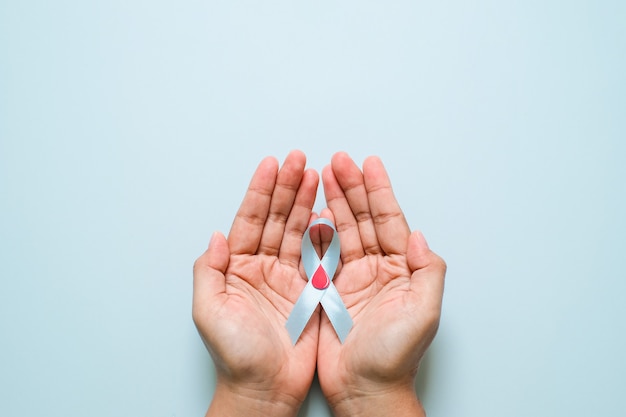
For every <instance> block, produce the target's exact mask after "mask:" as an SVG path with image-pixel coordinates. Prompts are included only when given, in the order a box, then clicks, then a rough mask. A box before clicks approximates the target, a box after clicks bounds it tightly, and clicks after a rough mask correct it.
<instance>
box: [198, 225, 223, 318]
mask: <svg viewBox="0 0 626 417" xmlns="http://www.w3.org/2000/svg"><path fill="white" fill-rule="evenodd" d="M229 260H230V251H229V249H228V242H227V241H226V238H225V237H224V235H223V234H221V233H219V232H215V233H214V234H213V236H212V237H211V242H210V243H209V247H208V249H207V250H206V251H205V252H204V253H203V254H202V255H201V256H200V257H199V258H198V259H197V260H196V262H195V263H194V265H193V301H192V306H193V307H192V315H193V319H194V322H195V323H196V325H197V326H198V327H200V326H202V325H204V323H206V322H207V318H209V317H211V315H210V313H209V311H210V309H211V308H215V307H216V306H218V305H219V303H217V302H215V301H216V300H218V299H219V297H220V296H225V295H226V278H225V276H224V273H225V272H226V268H227V267H228V262H229Z"/></svg>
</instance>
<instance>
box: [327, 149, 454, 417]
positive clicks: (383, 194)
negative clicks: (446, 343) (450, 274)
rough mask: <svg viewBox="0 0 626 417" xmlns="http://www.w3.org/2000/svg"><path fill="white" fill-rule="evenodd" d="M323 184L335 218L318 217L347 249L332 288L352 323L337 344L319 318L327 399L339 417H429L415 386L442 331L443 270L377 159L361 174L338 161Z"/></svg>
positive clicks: (347, 161)
mask: <svg viewBox="0 0 626 417" xmlns="http://www.w3.org/2000/svg"><path fill="white" fill-rule="evenodd" d="M322 181H323V185H324V193H325V196H326V201H327V205H328V208H329V210H325V211H323V212H322V213H321V215H322V216H324V217H328V218H330V219H331V220H333V221H334V223H335V225H336V228H337V230H338V233H339V237H340V240H341V266H340V268H339V269H338V272H337V274H336V276H335V279H334V281H333V282H334V284H335V286H336V287H337V290H338V291H339V293H340V294H341V296H342V299H343V301H344V303H345V304H346V306H347V308H348V311H349V312H350V315H351V316H352V319H353V322H354V325H353V328H352V330H351V331H350V333H349V335H348V337H347V338H346V340H345V343H344V344H341V343H340V342H339V340H338V338H337V336H336V335H335V334H334V330H333V328H332V326H331V325H330V322H329V320H328V318H327V317H326V315H325V313H323V312H322V318H321V322H320V335H319V347H318V357H317V372H318V376H319V382H320V386H321V388H322V391H323V393H324V395H325V397H326V399H327V401H328V403H329V405H330V407H331V409H332V411H333V413H334V415H335V416H336V417H342V416H351V417H354V416H381V415H393V416H422V415H425V414H424V410H423V408H422V406H421V403H420V401H419V399H418V398H417V396H416V394H415V389H414V381H415V376H416V373H417V370H418V367H419V363H420V360H421V358H422V357H423V355H424V353H425V351H426V349H427V348H428V346H429V345H430V343H431V341H432V340H433V338H434V336H435V334H436V332H437V328H438V325H439V318H440V312H441V303H442V296H443V289H444V277H445V272H446V264H445V262H444V261H443V259H442V258H441V257H439V256H438V255H436V254H435V253H434V252H432V251H431V250H430V249H429V247H428V244H427V243H426V240H425V239H424V236H423V235H422V234H421V232H419V231H414V232H411V230H410V229H409V226H408V224H407V221H406V219H405V216H404V214H403V213H402V210H401V209H400V206H399V205H398V202H397V200H396V198H395V196H394V194H393V190H392V188H391V183H390V181H389V177H388V175H387V173H386V171H385V168H384V166H383V164H382V162H381V160H380V159H379V158H378V157H369V158H367V159H366V160H365V161H364V163H363V170H362V171H361V170H360V169H359V168H358V166H357V165H356V164H355V163H354V161H352V159H351V158H350V157H349V156H348V155H347V154H346V153H343V152H340V153H337V154H335V155H333V158H332V161H331V164H330V165H329V166H327V167H325V168H324V170H323V172H322ZM327 239H328V238H326V240H327Z"/></svg>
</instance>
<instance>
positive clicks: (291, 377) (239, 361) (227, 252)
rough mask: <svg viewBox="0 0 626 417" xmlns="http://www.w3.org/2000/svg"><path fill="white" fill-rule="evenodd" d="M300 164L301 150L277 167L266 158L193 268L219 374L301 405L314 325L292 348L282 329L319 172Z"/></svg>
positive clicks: (201, 324) (201, 322) (298, 280)
mask: <svg viewBox="0 0 626 417" xmlns="http://www.w3.org/2000/svg"><path fill="white" fill-rule="evenodd" d="M304 163H305V159H304V155H303V154H301V153H299V152H293V153H291V154H290V155H289V156H288V157H287V159H286V160H285V164H284V165H283V167H282V168H281V170H280V171H278V167H277V163H276V161H274V160H273V159H271V158H269V159H266V160H264V161H263V162H262V163H261V164H260V165H259V168H258V169H257V171H256V172H255V174H254V176H253V178H252V181H251V183H250V187H249V189H248V192H247V193H246V196H245V198H244V201H243V203H242V205H241V208H240V209H239V212H238V213H237V216H236V217H235V220H234V222H233V225H232V228H231V231H230V233H229V236H228V239H226V238H225V237H224V236H223V235H221V234H219V233H216V234H215V235H214V236H213V238H212V240H211V244H210V245H209V249H208V250H207V252H205V254H204V255H202V257H200V258H199V259H198V261H197V262H196V268H195V269H194V278H195V279H194V320H195V322H196V326H197V327H198V329H199V332H200V334H201V335H202V337H203V340H204V341H205V344H206V345H207V348H208V350H209V351H210V353H211V356H212V357H213V360H214V362H215V364H216V368H217V371H218V376H219V377H220V378H223V379H226V380H228V381H231V382H236V383H238V384H239V385H241V384H244V385H247V386H249V387H252V388H253V389H255V390H260V391H275V392H280V393H282V394H284V395H285V396H288V397H290V398H295V399H296V400H298V401H300V402H301V401H303V400H304V398H305V397H306V393H307V391H308V387H309V385H310V383H311V380H312V378H313V374H314V371H315V356H316V351H317V342H318V326H319V325H318V322H317V323H315V322H314V323H311V325H309V326H308V327H307V328H306V329H305V331H304V332H303V334H302V337H301V340H300V342H299V343H297V344H296V345H295V346H293V345H292V343H291V341H290V339H289V337H288V335H287V332H286V331H285V327H284V326H285V321H286V319H287V316H288V315H289V312H290V311H291V309H292V307H293V304H294V303H295V301H296V299H297V297H298V295H299V294H300V292H301V290H302V288H303V287H304V285H305V284H306V280H305V279H304V278H303V276H302V275H301V273H300V265H299V264H300V244H301V240H302V235H303V233H304V231H305V230H306V227H307V226H308V223H309V219H310V217H311V208H312V206H313V202H314V199H315V191H316V189H317V182H318V177H317V174H316V173H314V172H313V171H304ZM277 171H278V172H277ZM314 320H315V319H314ZM318 320H319V319H318Z"/></svg>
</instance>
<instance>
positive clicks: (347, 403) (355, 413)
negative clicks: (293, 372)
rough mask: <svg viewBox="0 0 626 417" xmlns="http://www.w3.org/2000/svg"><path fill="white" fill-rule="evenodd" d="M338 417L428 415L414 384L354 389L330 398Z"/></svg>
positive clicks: (423, 416)
mask: <svg viewBox="0 0 626 417" xmlns="http://www.w3.org/2000/svg"><path fill="white" fill-rule="evenodd" d="M328 403H329V405H330V407H331V409H332V411H333V415H334V416H335V417H370V416H372V417H379V416H394V417H425V416H426V413H425V411H424V408H423V407H422V404H421V402H420V401H419V399H418V398H417V394H416V393H415V390H414V388H413V386H412V385H402V386H387V387H376V388H373V387H370V388H365V389H363V388H359V389H350V390H346V391H345V392H343V393H341V394H340V395H336V396H335V397H333V398H328Z"/></svg>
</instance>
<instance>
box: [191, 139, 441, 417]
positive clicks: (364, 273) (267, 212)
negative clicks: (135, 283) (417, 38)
mask: <svg viewBox="0 0 626 417" xmlns="http://www.w3.org/2000/svg"><path fill="white" fill-rule="evenodd" d="M305 165H306V156H305V155H304V153H302V152H301V151H298V150H294V151H291V152H290V153H289V154H288V155H287V157H286V158H285V160H284V163H283V165H282V166H280V167H279V163H278V161H277V160H276V159H275V158H274V157H267V158H265V159H264V160H263V161H262V162H261V163H260V164H259V166H258V168H257V169H256V171H255V173H254V175H253V177H252V180H251V181H250V185H249V187H248V190H247V192H246V194H245V196H244V199H243V202H242V204H241V207H240V208H239V210H238V212H237V215H236V217H235V219H234V221H233V223H232V227H231V230H230V233H229V234H228V238H226V237H225V236H224V235H223V234H221V233H219V232H215V233H214V234H213V236H212V237H211V241H210V243H209V246H208V249H207V250H206V251H205V252H204V253H203V254H202V255H201V256H200V257H199V258H198V259H197V260H196V262H195V264H194V288H193V319H194V322H195V324H196V327H197V328H198V331H199V333H200V335H201V337H202V339H203V341H204V343H205V345H206V347H207V349H208V351H209V353H210V354H211V357H212V358H213V361H214V363H215V368H216V373H217V383H216V387H215V392H214V395H213V399H212V401H211V404H210V406H209V409H208V411H207V416H214V415H215V416H218V415H219V416H273V417H281V416H295V415H296V414H297V413H298V410H299V408H300V406H301V405H302V402H303V401H304V400H305V398H306V396H307V393H308V391H309V388H310V385H311V383H312V381H313V378H314V374H315V372H316V370H317V375H318V379H319V384H320V387H321V389H322V392H323V394H324V396H325V397H326V400H327V401H328V404H329V406H330V408H331V410H332V412H333V414H334V415H335V416H369V415H371V416H386V415H389V416H420V415H423V413H424V411H423V408H422V406H421V404H420V401H419V399H418V398H417V396H416V394H415V389H414V380H415V376H416V373H417V369H418V366H419V363H420V360H421V358H422V356H423V355H424V352H425V351H426V349H427V348H428V346H429V345H430V343H431V341H432V340H433V338H434V336H435V334H436V332H437V328H438V325H439V318H440V313H441V302H442V296H443V288H444V276H445V271H446V265H445V262H444V261H443V260H442V259H441V258H440V257H439V256H438V255H436V254H435V253H434V252H432V251H431V250H430V249H429V247H428V244H427V243H426V240H425V239H424V236H423V235H422V234H421V232H419V231H413V232H411V230H410V228H409V226H408V224H407V221H406V219H405V216H404V214H403V212H402V210H401V209H400V206H399V205H398V202H397V200H396V198H395V196H394V193H393V190H392V187H391V183H390V180H389V176H388V175H387V172H386V170H385V168H384V166H383V164H382V162H381V160H380V159H379V158H378V157H375V156H372V157H368V158H367V159H365V161H364V162H363V168H362V170H361V169H360V168H359V167H358V166H357V165H356V164H355V162H354V161H353V160H352V159H351V158H350V157H349V156H348V155H347V154H346V153H344V152H339V153H336V154H334V155H333V156H332V158H331V163H330V164H329V165H328V166H326V167H324V169H323V170H322V173H321V179H322V183H323V187H324V195H325V198H326V204H327V208H324V209H323V210H322V211H321V212H320V213H319V214H317V213H314V212H313V205H314V202H315V197H316V195H317V188H318V185H319V180H320V176H319V174H318V173H317V172H316V171H315V170H313V169H306V168H305ZM318 217H324V218H327V219H330V220H331V221H332V222H333V223H334V224H335V226H336V229H337V232H338V234H339V238H340V242H341V259H340V263H339V266H338V268H337V272H336V274H335V277H334V279H333V285H335V287H336V288H337V290H338V292H339V294H340V295H341V298H342V300H343V302H344V304H345V305H346V307H347V309H348V311H349V313H350V316H351V317H352V320H353V323H354V324H353V327H352V329H351V331H350V333H349V334H348V336H347V338H346V340H345V343H343V344H342V343H341V342H340V341H339V338H338V337H337V334H336V333H335V331H334V329H333V327H332V325H331V323H330V321H329V319H328V317H327V316H326V314H325V313H324V310H323V309H321V308H320V306H318V307H317V310H316V311H315V312H314V313H313V315H312V317H311V319H310V321H309V322H308V324H307V326H306V327H305V329H304V331H303V332H302V334H301V335H300V338H299V339H298V341H297V342H296V343H295V345H294V344H293V343H292V341H291V339H290V337H289V334H288V332H287V329H286V328H285V323H286V321H287V318H288V317H289V314H290V313H291V311H292V309H293V306H294V304H295V302H296V300H297V299H298V297H299V296H300V294H301V292H302V290H303V289H304V287H305V285H306V283H307V278H306V275H305V273H304V269H303V267H302V265H301V253H300V251H301V243H302V238H303V235H304V232H305V231H306V229H307V228H308V226H309V224H310V223H311V222H312V221H313V220H315V219H317V218H318ZM332 233H333V232H332V230H331V229H329V228H327V227H317V226H316V227H314V228H312V229H311V231H310V236H311V241H312V243H313V245H314V247H315V248H316V250H317V252H318V255H319V256H321V255H322V253H323V252H324V250H325V248H326V247H327V246H328V244H329V242H330V239H331V238H332Z"/></svg>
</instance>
